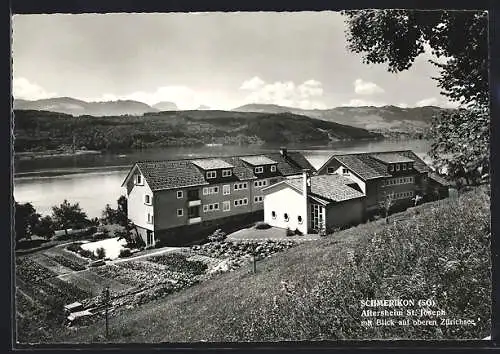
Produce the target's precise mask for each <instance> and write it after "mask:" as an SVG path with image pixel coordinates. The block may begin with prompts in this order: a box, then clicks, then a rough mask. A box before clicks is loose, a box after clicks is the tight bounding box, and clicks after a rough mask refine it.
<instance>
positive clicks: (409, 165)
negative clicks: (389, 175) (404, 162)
mask: <svg viewBox="0 0 500 354" xmlns="http://www.w3.org/2000/svg"><path fill="white" fill-rule="evenodd" d="M412 168H413V166H412V163H411V162H410V163H409V164H408V169H409V170H411V169H412Z"/></svg>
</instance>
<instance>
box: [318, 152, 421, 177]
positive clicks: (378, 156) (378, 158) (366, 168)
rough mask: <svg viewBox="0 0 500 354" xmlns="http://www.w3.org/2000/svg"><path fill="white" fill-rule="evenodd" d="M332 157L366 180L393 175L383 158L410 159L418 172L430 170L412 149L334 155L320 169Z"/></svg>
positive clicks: (390, 159) (389, 159)
mask: <svg viewBox="0 0 500 354" xmlns="http://www.w3.org/2000/svg"><path fill="white" fill-rule="evenodd" d="M332 159H336V160H338V161H339V162H340V163H342V164H343V165H345V166H346V167H347V168H348V169H350V170H351V171H353V172H354V173H355V174H356V175H358V176H359V177H360V178H361V179H363V180H365V181H366V180H370V179H375V178H380V177H390V176H391V175H390V174H389V173H388V171H387V167H386V165H385V164H384V163H383V162H382V159H385V160H387V161H392V160H393V159H399V160H404V159H408V160H409V161H408V162H413V168H414V169H415V170H416V171H417V172H419V173H425V172H429V171H430V168H429V166H427V164H426V163H425V162H424V161H423V160H422V159H421V158H420V157H418V156H417V155H416V154H415V153H414V152H413V151H411V150H402V151H380V152H367V153H356V154H339V155H332V156H331V157H330V158H329V159H328V160H327V161H326V162H325V163H324V164H323V166H321V167H320V170H321V169H323V168H324V167H325V166H326V165H327V164H328V163H329V162H330V161H331V160H332ZM401 162H402V161H401ZM386 163H387V162H386Z"/></svg>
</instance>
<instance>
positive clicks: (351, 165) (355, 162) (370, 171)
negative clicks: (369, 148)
mask: <svg viewBox="0 0 500 354" xmlns="http://www.w3.org/2000/svg"><path fill="white" fill-rule="evenodd" d="M334 158H335V159H337V160H338V161H339V162H340V163H341V164H343V165H344V166H346V167H347V168H348V169H349V170H351V171H353V172H354V173H355V174H357V175H358V176H359V177H361V178H362V179H364V180H368V179H374V178H380V177H390V176H391V175H390V174H389V173H388V172H387V167H386V166H385V165H384V164H383V163H381V162H379V161H377V160H375V159H372V158H371V157H370V156H368V155H365V154H356V155H338V156H334Z"/></svg>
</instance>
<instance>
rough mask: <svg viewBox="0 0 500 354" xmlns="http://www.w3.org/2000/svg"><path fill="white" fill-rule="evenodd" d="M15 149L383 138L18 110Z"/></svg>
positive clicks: (231, 115)
mask: <svg viewBox="0 0 500 354" xmlns="http://www.w3.org/2000/svg"><path fill="white" fill-rule="evenodd" d="M14 119H15V123H16V124H15V137H16V139H15V150H16V151H17V152H23V151H44V150H53V149H68V148H69V147H70V146H71V144H72V142H73V136H74V137H75V142H76V147H77V148H82V147H84V148H85V149H89V150H124V149H129V148H142V147H161V146H182V145H196V144H208V143H220V144H242V145H245V144H266V143H268V144H289V145H292V144H294V143H298V144H300V143H308V144H318V145H327V144H329V143H330V142H333V141H341V140H359V139H380V138H382V135H380V134H378V133H373V132H369V131H367V130H365V129H360V128H355V127H351V126H346V125H342V124H338V123H334V122H327V121H323V120H318V119H313V118H309V117H306V116H302V115H297V114H293V113H279V114H272V113H254V112H231V111H214V110H210V111H199V110H194V111H169V112H156V113H146V114H145V115H144V116H142V117H134V116H108V117H91V116H80V117H73V116H71V115H67V114H63V113H55V112H47V111H35V110H16V111H14Z"/></svg>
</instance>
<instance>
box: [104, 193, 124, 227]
mask: <svg viewBox="0 0 500 354" xmlns="http://www.w3.org/2000/svg"><path fill="white" fill-rule="evenodd" d="M116 203H117V205H118V207H117V209H113V208H112V207H111V205H109V204H106V207H105V208H104V210H103V212H102V221H103V222H104V223H106V224H118V225H121V226H126V225H127V220H128V217H127V198H126V197H125V196H123V195H122V196H120V198H118V200H117V201H116Z"/></svg>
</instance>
